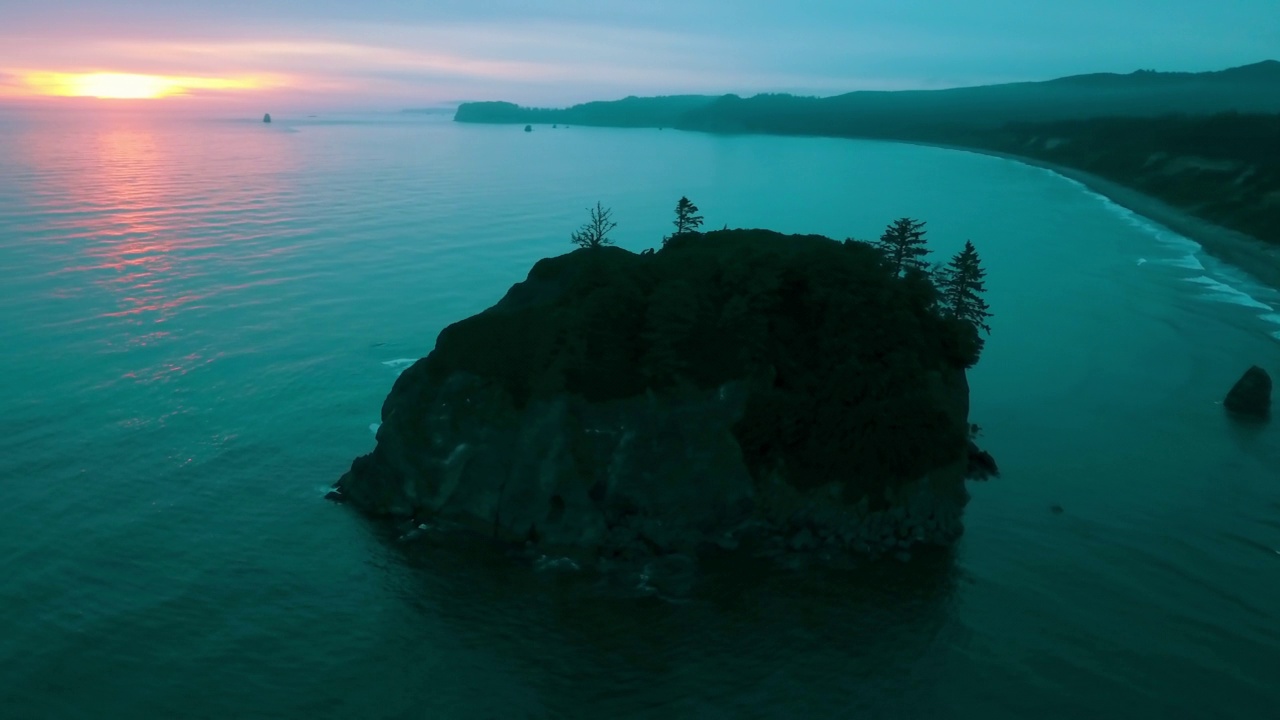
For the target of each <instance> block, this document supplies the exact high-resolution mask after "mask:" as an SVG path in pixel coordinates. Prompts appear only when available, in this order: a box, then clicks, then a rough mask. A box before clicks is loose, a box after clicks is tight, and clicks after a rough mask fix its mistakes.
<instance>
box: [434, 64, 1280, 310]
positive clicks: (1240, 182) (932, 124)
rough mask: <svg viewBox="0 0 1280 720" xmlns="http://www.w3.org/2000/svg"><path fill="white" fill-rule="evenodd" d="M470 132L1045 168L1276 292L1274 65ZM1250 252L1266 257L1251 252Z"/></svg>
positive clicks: (648, 104) (594, 107)
mask: <svg viewBox="0 0 1280 720" xmlns="http://www.w3.org/2000/svg"><path fill="white" fill-rule="evenodd" d="M454 119H455V120H456V121H458V122H470V123H512V124H521V125H524V124H533V125H537V124H547V125H550V124H552V123H560V124H565V123H572V124H576V125H596V126H608V127H637V128H639V127H645V128H660V127H669V128H677V129H682V130H693V131H702V132H713V133H765V134H779V135H820V136H829V137H849V138H864V139H878V140H890V141H901V142H914V143H923V144H931V145H940V146H949V147H954V148H960V149H968V150H974V151H978V152H984V153H990V154H996V155H1002V156H1006V157H1010V158H1013V159H1017V160H1022V161H1028V162H1031V163H1033V164H1038V165H1042V166H1045V167H1049V168H1051V169H1054V170H1058V171H1060V172H1063V174H1067V175H1069V176H1071V177H1073V178H1075V179H1077V180H1080V181H1082V182H1084V183H1085V184H1087V185H1090V186H1091V187H1092V188H1093V189H1095V190H1096V191H1099V192H1101V193H1103V194H1105V195H1108V196H1109V197H1111V198H1112V199H1113V200H1115V201H1117V202H1118V203H1120V204H1122V205H1125V206H1127V207H1130V209H1133V210H1135V211H1136V212H1139V213H1141V214H1144V215H1148V216H1151V217H1153V219H1156V220H1157V221H1159V222H1162V223H1164V224H1166V225H1169V226H1171V227H1173V229H1175V230H1177V231H1178V232H1181V233H1183V234H1186V235H1188V236H1190V237H1193V238H1195V239H1197V240H1199V241H1201V242H1202V243H1203V244H1204V245H1205V247H1206V249H1207V250H1209V251H1210V252H1214V253H1215V254H1218V255H1219V256H1221V257H1223V258H1224V259H1226V260H1228V261H1230V262H1233V263H1236V264H1238V265H1240V266H1241V267H1243V268H1245V269H1246V270H1249V271H1250V272H1253V273H1254V274H1255V275H1258V276H1259V278H1260V279H1262V280H1264V281H1267V282H1269V283H1271V284H1273V285H1276V286H1280V62H1277V61H1274V60H1268V61H1264V62H1260V63H1256V64H1253V65H1246V66H1242V67H1236V68H1230V69H1227V70H1220V71H1214V72H1203V73H1181V72H1178V73H1170V72H1155V71H1150V70H1140V71H1137V72H1133V73H1129V74H1109V73H1100V74H1092V75H1078V76H1072V77H1064V78H1059V79H1056V80H1048V81H1044V82H1025V83H1012V84H1005V85H988V86H978V87H967V88H956V89H950V90H920V91H897V92H885V91H874V92H872V91H863V92H853V93H848V94H845V95H838V96H834V97H825V98H817V97H800V96H794V95H777V94H773V95H757V96H755V97H750V98H742V97H739V96H737V95H724V96H705V95H676V96H665V97H652V98H638V97H628V98H625V99H622V100H617V101H613V102H590V103H585V104H581V105H575V106H573V107H569V108H564V109H539V108H526V107H520V106H517V105H514V104H512V103H505V102H483V103H465V104H463V105H461V106H459V108H458V110H457V113H456V114H455V117H454ZM1251 239H1257V240H1261V241H1263V242H1264V243H1266V244H1267V245H1260V244H1259V243H1256V242H1252V241H1251Z"/></svg>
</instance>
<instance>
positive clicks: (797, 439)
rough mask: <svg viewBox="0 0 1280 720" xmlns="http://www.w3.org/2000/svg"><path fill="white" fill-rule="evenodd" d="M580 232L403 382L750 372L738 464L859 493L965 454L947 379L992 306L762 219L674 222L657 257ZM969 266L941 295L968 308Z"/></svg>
mask: <svg viewBox="0 0 1280 720" xmlns="http://www.w3.org/2000/svg"><path fill="white" fill-rule="evenodd" d="M687 211H688V213H689V215H688V217H687V218H686V221H688V220H689V219H691V218H693V217H696V215H694V214H693V213H696V208H695V207H693V206H692V203H689V207H688V208H687ZM592 218H593V220H592V223H591V224H590V229H588V228H584V230H582V231H580V233H586V235H587V237H590V238H595V237H603V233H600V232H599V231H598V229H599V228H603V227H606V226H609V223H610V222H611V221H609V220H608V211H607V210H604V209H603V208H602V207H601V206H600V205H599V204H597V206H596V210H594V211H593V212H592ZM699 220H700V218H699ZM907 222H908V223H910V227H913V228H918V227H921V226H922V225H923V224H922V223H915V222H914V221H909V220H908V221H907ZM601 223H603V224H601ZM692 227H697V225H693V226H692ZM904 227H905V226H904ZM576 237H577V235H575V238H576ZM575 242H578V241H577V240H576V239H575ZM578 244H579V245H582V248H583V249H580V250H578V251H575V252H572V253H569V254H567V255H563V256H560V257H555V258H548V259H544V260H542V261H540V262H538V263H537V264H536V265H535V266H534V267H533V269H532V270H531V271H530V273H529V276H528V278H527V279H526V280H525V281H524V282H522V283H519V284H517V285H515V286H514V287H512V288H511V290H510V291H509V292H508V293H507V295H506V296H505V297H504V298H503V299H502V300H501V301H500V302H499V303H497V304H496V305H495V306H493V307H491V308H490V309H488V310H486V311H484V312H482V313H480V314H478V315H475V316H473V317H471V318H467V319H465V320H463V321H461V322H458V323H454V324H453V325H450V326H449V327H447V328H446V329H445V330H444V331H443V332H442V333H441V334H440V336H439V339H438V342H437V345H436V348H435V350H434V351H433V352H432V353H431V354H430V355H429V356H428V357H427V358H426V361H425V362H422V363H419V364H418V365H416V366H415V367H413V368H411V369H410V370H409V371H407V372H406V373H405V374H404V375H403V376H401V380H400V382H399V383H397V386H398V389H400V386H401V385H405V387H408V386H409V385H412V384H417V385H420V386H422V387H427V386H438V385H439V383H441V382H444V380H445V379H446V378H448V377H449V376H450V375H452V374H453V373H455V372H458V371H465V372H468V373H472V374H474V375H477V376H479V377H481V378H483V379H484V380H486V381H488V382H490V383H492V384H493V385H495V386H496V387H498V388H500V389H501V390H502V391H504V392H505V393H507V394H509V396H510V397H511V398H512V401H513V403H514V404H515V406H516V407H522V406H524V405H525V404H527V403H529V402H531V401H533V400H536V399H540V398H550V397H554V396H557V395H560V394H566V393H567V394H570V395H573V396H578V397H581V398H583V399H585V400H586V401H589V402H592V401H608V400H616V399H624V398H630V397H642V396H644V395H645V394H646V393H649V394H656V395H664V394H677V395H678V394H680V393H682V392H685V391H687V390H691V389H692V390H700V391H705V390H707V389H714V388H717V387H720V386H721V385H723V384H724V383H728V382H732V381H745V382H747V383H748V384H749V386H750V391H749V397H748V400H747V406H746V411H745V414H744V416H743V417H742V419H741V421H740V422H739V423H738V424H737V426H736V427H735V428H734V433H735V435H736V437H737V440H738V443H739V445H740V447H741V450H742V452H743V454H744V456H745V458H746V460H747V461H748V465H749V466H750V467H752V468H753V469H754V471H757V472H768V471H770V470H771V469H776V468H783V467H785V468H786V474H787V476H788V477H789V478H791V479H792V480H791V482H793V483H798V484H801V485H813V486H817V485H822V484H824V483H826V482H829V481H831V480H833V479H841V480H842V481H848V480H849V475H850V474H854V475H856V476H857V477H856V478H855V479H854V482H853V483H852V485H853V486H855V487H857V488H859V489H860V490H862V491H866V492H870V491H872V490H874V489H876V488H883V487H885V486H887V485H889V484H892V483H893V482H895V481H898V480H904V479H907V478H917V477H919V476H920V475H921V473H924V472H926V471H928V470H929V469H930V468H932V467H937V466H938V465H939V464H942V463H946V462H948V461H951V460H954V459H955V458H956V457H958V456H961V455H963V453H964V449H965V447H966V445H967V443H968V440H969V438H968V424H967V419H966V418H964V417H955V411H954V409H953V408H950V407H949V405H948V402H949V401H948V400H947V399H946V396H947V394H948V392H950V390H948V387H949V386H948V383H949V382H952V381H951V380H949V378H954V377H955V376H956V374H957V373H961V372H962V371H963V369H964V368H968V367H971V366H972V365H973V364H974V363H975V362H977V359H978V354H979V352H980V349H981V344H980V343H978V342H976V341H975V339H976V330H975V327H974V323H975V322H981V319H982V317H985V316H981V315H979V314H975V312H974V311H973V308H976V307H977V306H976V305H972V306H970V305H965V306H963V308H962V309H961V311H956V309H955V306H954V305H948V304H947V299H946V296H945V293H946V292H948V291H947V290H946V289H945V288H946V287H947V286H945V285H944V289H943V290H939V288H938V287H936V286H935V284H934V282H933V280H932V279H931V278H930V276H929V275H928V274H927V273H925V272H923V271H921V270H919V269H918V268H914V267H913V268H912V269H911V271H910V272H907V273H905V274H903V275H901V276H900V274H899V273H898V272H897V270H896V264H895V261H894V260H893V259H892V258H890V257H888V256H886V254H885V253H883V252H881V251H880V250H879V249H877V248H876V247H873V246H872V245H870V244H866V243H861V242H845V243H839V242H836V241H834V240H831V239H829V238H826V237H821V236H816V235H795V236H785V235H781V234H778V233H775V232H771V231H767V230H720V231H712V232H707V233H691V232H684V233H678V234H676V235H674V236H672V237H671V238H669V239H668V241H667V242H666V243H665V244H664V245H663V247H662V249H661V250H659V251H658V252H656V253H642V254H635V253H632V252H629V251H627V250H624V249H621V248H617V247H605V246H604V243H603V242H597V243H592V242H578ZM913 247H915V246H913ZM970 247H971V246H970ZM962 256H964V257H966V258H968V257H969V256H967V255H964V254H963V253H962ZM973 259H974V260H975V261H976V254H975V255H974V256H973ZM967 263H968V260H966V261H965V264H962V265H961V266H960V267H961V268H962V269H963V271H964V272H965V273H970V274H966V275H957V276H954V277H956V278H962V281H963V283H964V284H963V285H962V286H960V289H959V290H952V292H957V293H959V294H957V295H955V297H960V298H962V300H963V302H965V303H973V302H974V301H975V300H976V299H978V294H979V293H981V289H982V288H981V276H980V274H979V275H978V276H977V280H976V281H975V280H974V276H973V275H972V270H973V267H976V266H970V265H969V264H967ZM949 307H950V308H951V309H950V310H948V308H949ZM982 307H983V308H984V311H985V305H982ZM975 319H976V320H975ZM393 394H394V392H393ZM966 397H967V392H966ZM965 402H966V406H967V400H966V401H965ZM966 412H967V411H966ZM846 484H850V483H848V482H846Z"/></svg>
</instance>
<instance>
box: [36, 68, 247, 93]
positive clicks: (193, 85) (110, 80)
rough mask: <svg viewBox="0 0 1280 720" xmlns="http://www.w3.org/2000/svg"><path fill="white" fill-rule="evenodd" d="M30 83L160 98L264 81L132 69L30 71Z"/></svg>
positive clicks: (45, 88) (52, 89)
mask: <svg viewBox="0 0 1280 720" xmlns="http://www.w3.org/2000/svg"><path fill="white" fill-rule="evenodd" d="M24 79H25V80H26V84H27V85H28V86H29V87H30V88H31V89H33V90H34V91H35V92H37V93H38V94H40V95H52V96H55V97H89V98H101V99H110V100H156V99H159V98H166V97H173V96H176V95H188V94H190V93H191V91H193V90H253V89H257V88H261V87H263V85H264V83H263V82H261V81H260V80H257V79H255V78H210V77H176V76H169V75H135V74H130V73H110V72H95V73H57V72H38V73H30V74H28V75H27V76H26V77H25V78H24Z"/></svg>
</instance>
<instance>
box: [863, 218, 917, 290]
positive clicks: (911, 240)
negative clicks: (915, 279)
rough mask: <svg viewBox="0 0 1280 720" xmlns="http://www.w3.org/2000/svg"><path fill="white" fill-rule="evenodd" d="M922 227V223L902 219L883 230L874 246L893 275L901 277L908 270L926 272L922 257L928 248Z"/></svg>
mask: <svg viewBox="0 0 1280 720" xmlns="http://www.w3.org/2000/svg"><path fill="white" fill-rule="evenodd" d="M924 226H925V223H924V222H923V221H919V220H912V219H911V218H908V217H904V218H899V219H897V220H895V221H894V222H893V224H892V225H890V226H889V227H887V228H885V231H884V234H883V235H881V236H880V240H879V241H878V242H877V243H876V246H877V247H878V248H880V251H881V252H883V253H884V256H885V259H887V260H888V261H889V267H890V268H891V269H892V270H893V272H894V274H896V275H899V276H902V275H904V274H906V272H907V271H908V270H920V271H924V272H927V271H928V269H929V266H928V264H927V263H926V262H925V260H924V257H925V255H928V254H929V248H928V247H927V243H928V241H927V240H925V237H924V236H925V232H926V231H925V229H924Z"/></svg>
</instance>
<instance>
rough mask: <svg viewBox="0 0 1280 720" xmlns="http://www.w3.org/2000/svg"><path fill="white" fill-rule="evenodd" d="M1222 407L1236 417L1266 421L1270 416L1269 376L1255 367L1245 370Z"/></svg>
mask: <svg viewBox="0 0 1280 720" xmlns="http://www.w3.org/2000/svg"><path fill="white" fill-rule="evenodd" d="M1222 405H1223V407H1225V408H1226V409H1227V412H1230V413H1231V414H1232V415H1235V416H1237V417H1241V418H1246V419H1249V420H1266V419H1267V418H1269V417H1270V416H1271V376H1270V375H1268V374H1267V371H1266V370H1263V369H1262V368H1260V367H1258V366H1257V365H1254V366H1253V367H1251V368H1249V369H1248V370H1245V372H1244V375H1242V376H1241V377H1240V379H1239V380H1237V381H1236V384H1235V385H1233V386H1232V387H1231V391H1230V392H1228V393H1227V398H1226V400H1224V401H1223V402H1222Z"/></svg>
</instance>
